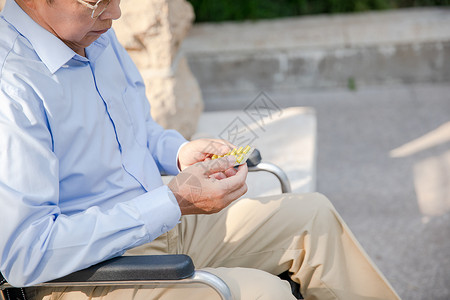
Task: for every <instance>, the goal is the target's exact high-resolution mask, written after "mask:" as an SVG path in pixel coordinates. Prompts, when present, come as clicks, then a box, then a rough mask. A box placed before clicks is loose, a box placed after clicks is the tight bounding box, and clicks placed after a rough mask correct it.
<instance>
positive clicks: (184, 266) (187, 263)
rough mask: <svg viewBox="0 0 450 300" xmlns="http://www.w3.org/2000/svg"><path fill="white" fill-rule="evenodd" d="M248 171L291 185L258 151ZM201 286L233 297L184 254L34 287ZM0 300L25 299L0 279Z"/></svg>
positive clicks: (103, 266)
mask: <svg viewBox="0 0 450 300" xmlns="http://www.w3.org/2000/svg"><path fill="white" fill-rule="evenodd" d="M247 165H248V170H249V172H260V171H266V172H269V173H272V174H273V175H275V177H276V178H277V179H278V180H279V182H280V185H281V192H282V193H290V192H291V186H290V182H289V179H288V177H287V175H286V174H285V172H284V171H283V170H282V169H281V168H279V167H278V166H276V165H274V164H272V163H268V162H263V161H262V159H261V154H260V152H259V151H258V150H257V149H255V151H253V153H252V155H251V156H250V157H249V159H248V160H247ZM279 276H280V278H282V279H285V280H288V281H289V283H290V284H291V287H292V292H293V294H294V295H295V296H297V297H298V298H299V297H301V295H299V294H298V293H299V292H298V291H299V286H298V284H297V283H294V282H292V281H291V280H290V278H289V275H288V274H287V273H283V274H280V275H279ZM192 283H201V284H205V285H207V286H209V287H211V288H213V289H214V290H215V291H216V292H217V294H218V295H219V296H220V297H221V299H222V300H232V299H233V297H232V295H231V292H230V290H229V288H228V286H227V285H226V283H225V282H224V281H223V280H222V279H220V278H219V277H217V276H216V275H214V274H211V273H209V272H206V271H203V270H196V269H195V266H194V263H193V261H192V259H191V258H190V257H189V256H187V255H184V254H177V255H143V256H120V257H115V258H112V259H109V260H107V261H104V262H101V263H99V264H96V265H93V266H91V267H89V268H86V269H84V270H80V271H77V272H74V273H72V274H69V275H67V276H64V277H62V278H58V279H55V280H52V281H49V282H44V283H41V284H38V285H35V286H39V287H67V286H108V285H109V286H120V285H122V286H125V285H127V286H130V285H145V286H147V287H161V286H165V285H173V284H181V285H185V284H192ZM0 290H1V293H0V299H2V300H17V299H23V300H26V298H25V294H24V292H23V290H22V289H20V288H14V287H13V286H11V285H10V284H9V283H7V282H6V280H5V279H4V278H3V276H1V273H0Z"/></svg>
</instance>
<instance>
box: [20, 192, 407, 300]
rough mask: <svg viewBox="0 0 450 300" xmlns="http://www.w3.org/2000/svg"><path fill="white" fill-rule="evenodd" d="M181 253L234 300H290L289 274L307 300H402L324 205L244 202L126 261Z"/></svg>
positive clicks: (317, 198)
mask: <svg viewBox="0 0 450 300" xmlns="http://www.w3.org/2000/svg"><path fill="white" fill-rule="evenodd" d="M167 253H185V254H188V255H189V256H191V258H192V259H193V261H194V264H195V266H196V268H197V269H205V270H207V271H209V272H212V273H214V274H216V275H218V276H219V277H221V278H222V279H223V280H224V281H225V282H226V283H227V284H228V286H229V287H230V289H231V292H232V294H233V296H234V299H246V300H247V299H249V300H250V299H252V300H253V299H272V300H273V299H276V300H278V299H295V298H294V297H293V296H292V294H291V291H290V286H289V284H288V283H287V282H286V281H283V280H281V279H279V278H278V277H277V276H276V275H278V274H281V273H283V272H284V271H286V270H289V272H290V273H291V274H292V279H293V280H294V281H296V282H298V283H300V284H301V293H302V295H303V296H304V298H305V299H345V300H352V299H362V300H369V299H370V300H375V299H383V300H387V299H399V297H398V296H397V295H396V293H395V292H394V290H393V289H392V287H391V286H390V285H389V283H388V282H387V281H386V279H385V278H384V277H383V275H382V274H381V273H380V271H379V270H378V269H377V268H376V266H375V265H374V264H373V263H372V261H371V260H370V258H369V257H368V256H367V255H366V253H365V252H364V250H363V249H362V248H361V246H360V245H359V244H358V242H357V241H356V239H355V238H354V236H353V234H352V233H351V232H350V230H349V229H348V227H347V226H346V225H345V223H344V222H343V220H342V219H341V217H340V216H339V214H338V213H337V212H336V210H335V209H334V207H333V206H332V205H331V203H330V201H328V199H327V198H325V197H324V196H322V195H320V194H306V195H298V194H284V195H279V196H270V197H263V198H257V199H241V200H238V201H236V202H235V203H233V204H232V205H230V206H229V207H228V208H227V209H225V210H224V211H222V212H220V213H218V214H215V215H196V216H184V217H183V218H182V220H181V223H180V224H179V225H178V226H177V227H175V228H174V229H173V230H171V231H170V232H168V233H167V234H164V235H162V236H161V237H159V238H158V239H157V240H155V241H153V242H151V243H149V244H146V245H143V246H140V247H138V248H135V249H132V250H130V251H128V252H127V254H130V255H131V254H132V255H136V254H167ZM29 294H35V297H34V299H39V300H40V299H45V300H50V299H61V300H72V299H73V300H85V299H86V300H87V299H107V300H128V299H130V300H131V299H134V300H140V299H142V300H144V299H146V300H148V299H164V300H169V299H183V300H186V299H219V297H218V296H217V294H216V293H215V291H214V290H212V289H211V288H208V287H206V286H202V285H191V286H184V285H183V286H179V287H174V288H166V287H164V288H163V287H161V288H156V289H149V288H145V287H89V288H86V287H83V288H66V289H62V288H61V289H50V288H40V289H39V288H36V289H34V290H29Z"/></svg>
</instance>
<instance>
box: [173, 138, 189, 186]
mask: <svg viewBox="0 0 450 300" xmlns="http://www.w3.org/2000/svg"><path fill="white" fill-rule="evenodd" d="M187 143H189V141H187V142H184V143H183V144H181V146H180V147H179V148H178V151H177V158H176V159H177V161H176V164H177V169H178V172H181V170H180V164H179V163H178V156H179V155H180V150H181V148H183V147H184V146H185V145H186V144H187ZM172 195H173V194H172Z"/></svg>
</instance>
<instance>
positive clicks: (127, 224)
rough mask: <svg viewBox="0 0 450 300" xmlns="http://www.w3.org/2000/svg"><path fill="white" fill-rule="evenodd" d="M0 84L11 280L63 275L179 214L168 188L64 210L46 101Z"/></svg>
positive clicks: (0, 259)
mask: <svg viewBox="0 0 450 300" xmlns="http://www.w3.org/2000/svg"><path fill="white" fill-rule="evenodd" d="M1 83H2V86H1V89H0V107H1V110H0V145H1V148H0V207H1V218H0V228H1V234H0V251H1V253H0V271H1V272H2V274H3V275H4V277H5V278H6V279H7V281H8V282H9V283H10V284H12V285H14V286H18V287H20V286H30V285H34V284H37V283H40V282H45V281H48V280H52V279H55V278H58V277H61V276H64V275H67V274H69V273H71V272H74V271H76V270H80V269H83V268H86V267H88V266H90V265H93V264H95V263H98V262H100V261H103V260H106V259H108V258H111V257H114V256H118V255H121V254H123V253H124V252H125V251H126V250H127V249H130V248H132V247H135V246H138V245H141V244H144V243H147V242H149V241H151V240H153V239H155V238H156V237H158V236H159V235H161V234H162V233H164V232H165V231H168V230H169V229H170V228H172V227H174V226H175V225H176V224H177V222H178V220H179V218H180V216H181V212H180V209H179V207H178V205H177V203H176V202H174V201H173V199H171V198H170V197H169V190H168V187H167V186H161V187H159V188H156V189H154V190H152V191H149V192H147V193H144V194H141V195H140V196H137V197H134V198H132V199H129V200H127V201H123V202H120V203H118V204H116V205H114V206H113V207H111V208H109V209H101V208H99V207H97V206H92V207H89V208H87V209H85V210H82V211H79V212H78V213H75V214H71V215H66V214H63V213H62V212H61V209H60V206H59V160H58V158H57V157H56V156H55V154H54V152H53V151H52V135H51V132H50V130H49V128H48V124H47V121H46V116H45V111H44V108H43V105H42V103H41V102H39V99H38V98H37V97H35V96H33V95H34V94H33V91H32V89H31V88H29V89H28V90H19V91H18V90H16V88H15V87H14V86H7V85H6V84H5V83H4V82H1ZM30 95H32V96H30ZM27 97H28V98H27ZM25 99H26V100H25ZM152 199H163V201H151V200H152ZM74 201H76V199H74Z"/></svg>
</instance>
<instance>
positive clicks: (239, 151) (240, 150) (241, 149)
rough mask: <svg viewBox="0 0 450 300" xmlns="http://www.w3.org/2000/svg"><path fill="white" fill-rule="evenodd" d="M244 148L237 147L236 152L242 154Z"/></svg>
mask: <svg viewBox="0 0 450 300" xmlns="http://www.w3.org/2000/svg"><path fill="white" fill-rule="evenodd" d="M243 150H244V147H242V146H241V147H239V149H237V151H236V154H242V151H243Z"/></svg>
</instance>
